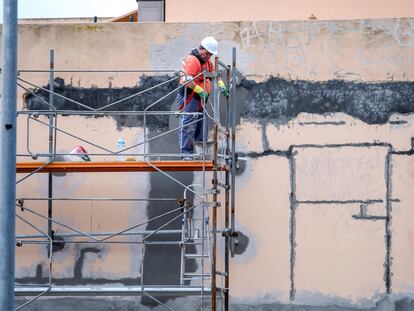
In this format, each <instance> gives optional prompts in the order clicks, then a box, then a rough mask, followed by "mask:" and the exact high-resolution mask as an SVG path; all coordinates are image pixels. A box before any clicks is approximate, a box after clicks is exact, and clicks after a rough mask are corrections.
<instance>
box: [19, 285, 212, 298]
mask: <svg viewBox="0 0 414 311" xmlns="http://www.w3.org/2000/svg"><path fill="white" fill-rule="evenodd" d="M48 289H49V287H48V286H44V287H28V286H27V287H26V286H25V287H21V288H20V287H15V289H14V295H15V296H36V295H39V294H40V293H42V292H45V291H47V290H48ZM210 290H211V288H210V287H206V286H205V287H204V288H203V287H201V286H175V287H172V286H171V287H169V286H154V285H151V287H146V286H119V287H114V286H100V287H94V286H52V287H50V289H49V291H48V292H47V293H45V294H44V296H139V295H142V294H143V291H145V292H146V293H148V294H151V295H162V296H177V295H200V292H201V291H203V292H204V294H207V295H209V294H210Z"/></svg>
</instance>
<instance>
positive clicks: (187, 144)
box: [177, 94, 208, 154]
mask: <svg viewBox="0 0 414 311" xmlns="http://www.w3.org/2000/svg"><path fill="white" fill-rule="evenodd" d="M200 100H201V99H199V98H196V97H195V96H194V97H193V98H192V99H191V100H190V102H189V103H188V104H187V105H185V104H184V97H183V96H182V95H181V94H178V95H177V104H178V107H179V108H180V109H181V107H184V108H182V112H202V108H201V105H200ZM200 110H201V111H200ZM203 123H204V122H203V116H202V115H199V116H193V115H181V116H180V130H179V140H180V150H181V153H186V154H189V153H191V154H192V153H193V149H194V142H201V141H203V136H204V139H205V140H207V134H208V130H207V122H206V124H205V125H204V127H205V130H203ZM203 134H204V135H203Z"/></svg>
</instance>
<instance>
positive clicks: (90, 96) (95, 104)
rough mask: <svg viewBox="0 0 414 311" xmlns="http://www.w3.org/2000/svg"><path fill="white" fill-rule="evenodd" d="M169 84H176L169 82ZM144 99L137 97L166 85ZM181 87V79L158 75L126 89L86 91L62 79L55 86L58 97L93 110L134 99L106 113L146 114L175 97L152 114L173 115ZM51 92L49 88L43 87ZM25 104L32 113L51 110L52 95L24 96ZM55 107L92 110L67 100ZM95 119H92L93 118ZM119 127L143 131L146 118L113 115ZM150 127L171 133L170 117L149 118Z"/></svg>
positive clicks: (40, 92)
mask: <svg viewBox="0 0 414 311" xmlns="http://www.w3.org/2000/svg"><path fill="white" fill-rule="evenodd" d="M168 80H172V81H170V82H167V81H168ZM164 82H165V84H163V85H160V86H158V87H156V88H154V89H152V90H150V91H148V92H146V93H144V94H142V95H138V96H133V95H134V94H137V93H138V92H142V91H143V90H146V89H149V88H150V87H153V86H156V85H159V84H161V83H164ZM177 87H178V76H170V75H157V76H145V75H144V76H141V77H140V79H139V83H138V85H137V86H136V87H123V88H111V87H109V88H97V87H90V88H83V87H74V86H72V85H66V84H65V81H64V80H63V79H61V78H56V79H55V82H54V90H55V92H56V93H57V94H60V95H62V96H65V97H67V98H70V99H72V100H74V101H76V102H79V103H82V104H83V105H86V106H88V107H90V108H93V109H98V108H101V107H104V106H107V105H110V104H112V103H115V102H117V101H119V100H121V99H125V98H128V97H130V96H132V97H131V98H129V99H127V100H125V101H122V102H120V103H119V104H115V105H112V106H109V107H108V108H105V109H102V111H143V110H145V108H147V107H148V106H150V105H151V104H153V103H155V102H156V101H157V100H160V99H161V98H163V97H164V96H166V95H167V94H169V93H171V95H169V96H167V97H166V98H164V99H162V100H160V101H159V102H158V103H157V104H156V105H155V106H154V108H150V109H149V110H150V111H151V110H157V111H170V108H171V105H172V104H173V102H174V100H175V96H176V92H174V89H176V88H177ZM43 88H44V89H49V85H46V86H44V87H43ZM24 100H25V102H24V104H25V106H26V108H27V109H28V110H49V106H48V105H47V102H48V101H49V93H48V92H47V91H46V90H42V89H36V90H32V93H26V94H25V95H24ZM54 107H55V108H56V109H58V110H70V111H87V110H88V109H87V108H85V107H82V106H81V105H79V104H76V103H74V102H72V101H69V100H67V99H65V98H62V97H59V96H54ZM89 117H91V115H89ZM112 117H113V118H114V119H115V120H116V122H117V127H118V128H122V127H142V126H143V117H142V116H132V115H129V116H127V115H113V116H112ZM146 125H147V127H148V128H149V129H167V128H168V116H147V120H146Z"/></svg>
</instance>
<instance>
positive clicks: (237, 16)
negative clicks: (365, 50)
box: [165, 0, 414, 22]
mask: <svg viewBox="0 0 414 311" xmlns="http://www.w3.org/2000/svg"><path fill="white" fill-rule="evenodd" d="M165 13H166V21H167V22H216V21H259V20H304V19H308V17H309V16H310V15H311V14H314V15H315V16H316V17H317V18H318V19H320V20H327V19H360V18H395V17H412V16H413V15H414V1H412V0H395V1H385V0H380V1H378V0H363V1H361V0H290V1H286V0H255V1H251V0H225V1H223V0H210V1H198V2H197V3H195V2H194V0H166V12H165Z"/></svg>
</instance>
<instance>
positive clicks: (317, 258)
mask: <svg viewBox="0 0 414 311" xmlns="http://www.w3.org/2000/svg"><path fill="white" fill-rule="evenodd" d="M413 29H414V21H413V20H412V19H372V20H350V21H329V22H328V21H296V22H272V21H266V22H229V23H199V24H198V23H189V24H173V23H171V24H170V23H166V24H140V25H136V24H110V25H103V24H100V25H88V24H79V25H22V26H20V28H19V68H21V69H34V68H38V69H47V68H48V62H49V50H50V49H54V50H55V54H56V68H57V69H90V68H94V69H113V68H121V69H122V68H123V69H125V68H141V69H176V68H179V66H180V59H181V58H182V57H184V56H185V55H186V54H187V53H188V52H189V51H190V50H191V48H193V47H195V46H197V45H198V44H199V41H200V40H201V39H202V38H203V37H204V36H205V35H206V34H209V35H213V36H215V37H216V38H217V39H218V40H219V42H220V56H221V57H222V60H223V61H224V62H226V63H230V61H231V48H232V47H236V48H237V53H238V58H237V60H238V61H237V62H238V68H239V70H240V74H239V84H238V88H237V91H238V102H237V105H238V127H237V148H238V150H239V152H240V153H241V156H242V157H243V158H245V159H246V161H244V162H241V164H240V168H239V170H238V175H237V212H236V214H237V228H238V230H240V232H241V233H242V234H241V237H240V238H239V245H238V248H237V253H238V255H237V256H236V257H234V258H233V259H232V260H231V285H230V292H231V297H232V304H233V310H253V309H259V310H260V309H261V310H269V309H270V310H286V308H290V307H291V308H295V310H357V309H359V308H367V309H368V310H411V309H412V307H413V300H411V299H412V297H413V295H414V270H413V267H412V262H413V260H414V244H413V235H414V228H413V225H412V221H411V219H412V217H413V213H414V211H413V209H412V205H413V201H414V199H413V195H412V191H411V189H412V188H413V183H414V170H413V169H414V168H413V158H412V157H413V146H412V144H413V140H412V138H413V136H414V135H413V134H414V115H413V112H414V103H413V98H414V96H413V95H414V82H413V81H414V66H413V59H414V37H413V33H414V32H413ZM58 76H59V77H60V78H61V79H64V82H63V81H62V80H58V81H57V84H56V86H57V89H58V92H60V93H62V94H65V95H68V96H69V95H70V96H72V97H73V98H74V99H76V100H82V101H83V102H84V103H86V104H88V105H91V106H94V107H99V106H102V105H103V104H104V103H105V104H106V103H108V102H111V101H112V100H114V99H115V98H117V97H116V96H121V97H122V96H124V95H125V94H133V93H134V92H136V91H137V90H138V89H139V88H142V87H144V86H147V85H152V84H155V83H157V82H159V81H160V80H159V79H161V80H162V79H164V80H165V79H167V77H165V76H161V77H159V78H151V77H144V76H142V75H141V76H140V75H138V74H136V73H132V74H131V73H125V74H120V73H118V74H113V73H110V74H108V73H101V74H97V73H87V74H86V73H82V74H81V73H60V74H58ZM20 77H21V78H22V79H25V80H29V81H31V82H32V83H34V84H37V85H41V86H46V85H47V84H48V73H45V74H33V73H22V74H21V76H20ZM169 87H173V86H169ZM167 91H168V87H167V88H166V89H163V90H162V91H159V92H157V93H155V94H153V96H155V97H151V96H145V97H143V98H142V99H137V100H136V101H131V102H128V103H127V104H125V105H122V107H121V108H120V109H127V110H134V109H135V110H136V109H140V108H142V107H143V106H145V105H148V103H151V101H153V99H154V98H156V96H159V95H160V94H161V93H163V94H165V92H167ZM25 92H26V91H25V90H23V89H19V98H20V101H19V107H20V108H23V106H25V107H26V108H27V109H35V108H39V106H38V105H39V101H38V100H37V99H36V98H34V97H33V96H26V97H25V99H23V98H22V95H23V93H25ZM37 94H38V95H39V96H43V97H47V95H46V93H42V92H40V91H39V90H38V93H37ZM116 94H118V95H116ZM119 94H120V95H119ZM172 101H173V99H172V98H171V99H170V100H167V101H165V102H163V104H162V105H164V106H162V107H164V108H166V109H167V107H169V108H170V109H176V108H175V106H174V104H173V103H172ZM56 105H57V106H58V107H64V106H65V105H66V104H65V103H64V102H62V101H56ZM41 120H42V121H43V122H47V120H46V119H41ZM158 121H160V120H154V122H150V125H149V128H148V130H149V131H150V133H151V135H156V134H158V133H161V132H162V131H163V130H166V129H169V128H173V127H174V126H176V124H177V120H176V119H174V118H172V119H170V120H161V121H160V122H158ZM18 125H19V131H18V152H20V153H24V152H26V120H25V119H24V118H21V117H19V124H18ZM59 127H60V128H62V129H65V130H69V129H70V131H71V132H72V133H74V134H76V135H79V136H81V137H83V138H84V139H86V140H91V141H93V142H94V143H95V144H97V145H102V146H106V147H107V148H112V149H114V148H115V146H116V141H117V139H118V138H119V137H123V138H125V139H126V141H127V146H128V145H129V144H134V143H136V142H137V141H140V140H141V139H142V135H143V128H142V120H139V119H138V118H127V119H122V118H121V119H120V118H112V117H105V118H103V117H102V118H94V119H92V118H87V117H74V116H66V117H62V118H60V119H59ZM30 130H31V133H32V134H31V136H30V148H31V150H32V151H33V152H34V153H38V152H42V151H45V150H47V129H45V127H44V126H40V125H36V124H35V123H33V125H32V127H31V129H30ZM59 137H60V138H59V142H58V150H71V149H72V148H73V146H74V145H76V144H79V142H78V141H76V140H74V139H73V138H71V137H68V136H67V135H61V136H59ZM176 141H177V136H176V134H172V135H171V136H168V137H165V138H163V139H162V140H161V141H159V142H156V143H152V144H150V149H151V150H152V151H163V152H169V151H171V152H177V151H178V147H177V144H176ZM85 147H86V148H87V149H88V151H89V152H91V153H98V152H99V151H100V150H99V149H98V148H97V147H95V146H91V145H86V146H85ZM137 151H139V150H137ZM94 159H97V157H94ZM104 159H107V158H105V157H104ZM176 177H177V178H179V179H180V180H181V181H182V182H183V183H185V184H190V183H192V182H194V181H197V178H199V175H197V174H194V175H193V174H191V173H186V174H177V175H176ZM54 183H55V188H54V193H55V195H56V196H61V197H64V196H75V197H86V196H88V197H90V196H92V197H93V196H101V195H102V194H104V195H105V196H108V197H109V196H113V197H149V198H155V197H159V196H161V195H164V196H168V197H177V196H180V195H182V190H181V189H180V188H179V187H178V188H177V187H174V186H172V185H171V184H170V183H169V182H166V181H165V179H162V178H161V177H160V176H159V175H157V174H147V173H143V174H142V173H141V174H135V173H134V174H133V173H122V174H119V176H117V177H116V179H115V178H114V175H113V174H105V173H101V174H96V175H93V174H92V175H86V174H68V175H67V176H65V177H55V178H54ZM46 185H47V178H46V176H45V175H40V174H38V175H36V176H33V177H31V178H29V179H27V180H26V181H24V182H22V183H20V184H19V185H18V196H20V197H24V196H25V197H30V196H43V197H44V196H46V195H47V187H46ZM27 204H28V206H30V207H31V208H32V209H33V210H35V211H38V212H39V213H41V214H45V213H46V208H47V207H46V204H45V203H44V202H31V203H30V205H29V203H27ZM56 204H57V205H56V207H55V212H56V214H55V217H56V219H59V220H61V221H65V223H67V224H69V225H71V226H75V227H76V228H79V229H81V230H84V231H101V232H103V231H112V230H117V229H119V228H121V229H122V228H125V227H128V226H131V225H134V224H136V223H137V222H140V221H142V220H145V219H148V218H149V217H151V216H153V215H155V214H156V213H160V212H162V211H166V210H169V209H171V208H172V207H171V206H170V205H163V204H159V203H150V204H141V203H139V204H138V203H134V204H129V203H125V204H122V205H117V206H114V205H113V204H110V203H99V202H98V203H97V202H80V203H79V202H75V203H74V202H59V203H56ZM361 205H363V209H366V215H365V214H363V215H362V216H363V217H362V218H363V219H359V218H361V217H359V216H361V215H360V212H361ZM18 213H19V215H21V216H22V217H27V219H29V220H30V221H32V222H33V223H36V224H37V225H39V226H41V228H43V230H44V229H45V228H46V222H45V221H44V220H41V219H39V217H35V216H33V215H30V214H29V213H28V212H27V211H25V212H18ZM387 215H389V216H390V218H388V219H389V220H390V221H386V220H385V219H384V217H385V216H387ZM353 216H355V217H353ZM374 216H376V217H377V218H375V217H374ZM177 227H179V223H174V224H172V225H171V228H177ZM17 228H18V232H19V233H35V231H34V230H33V228H30V227H29V226H27V225H25V224H24V223H22V222H19V221H18V222H17ZM147 228H149V229H151V228H152V227H147ZM56 230H57V232H67V230H66V229H64V228H62V227H59V226H57V228H56ZM386 236H388V237H389V238H388V239H386ZM177 256H178V255H177V250H176V249H172V248H162V249H156V250H154V249H146V250H145V256H143V249H142V248H141V247H140V246H136V245H132V246H131V245H127V246H126V245H103V246H102V245H99V246H97V245H92V244H75V245H68V244H66V245H65V247H64V248H63V249H62V250H58V251H56V252H55V253H54V260H53V271H54V272H53V279H54V282H55V283H56V284H69V285H74V284H78V285H79V284H80V285H86V284H90V285H91V284H92V285H94V284H95V285H99V284H123V285H129V284H137V283H138V284H139V282H140V280H141V278H144V281H145V282H148V283H149V284H154V283H157V284H160V283H161V284H172V283H174V282H175V281H177V277H178V271H179V270H178V269H179V266H178V257H177ZM141 262H144V265H145V267H146V268H145V269H146V270H145V271H146V272H145V273H146V274H145V273H144V275H141V270H140V264H141ZM166 263H168V265H167V264H166ZM16 267H17V272H16V277H17V281H18V282H20V283H33V282H34V283H38V282H44V281H45V280H46V277H47V275H48V259H47V249H46V247H45V246H33V245H32V246H30V245H25V246H23V247H21V248H17V263H16ZM197 268H198V267H197V265H195V266H194V269H195V270H196V269H197ZM387 290H388V292H392V294H386V291H387ZM74 299H75V298H74ZM183 299H184V298H179V299H165V300H163V301H165V302H167V304H168V305H170V306H171V307H173V308H177V309H178V310H184V309H183V307H182V306H183V305H185V306H186V308H187V307H188V310H194V309H197V308H198V300H197V299H195V300H194V299H191V298H188V299H187V298H185V299H184V300H183ZM74 301H77V302H76V305H77V306H78V307H79V308H84V309H85V310H86V309H90V308H97V309H99V310H111V308H112V307H114V306H116V305H118V307H115V308H123V309H124V310H128V308H133V307H137V305H138V301H139V299H138V300H137V299H133V300H128V299H124V300H123V299H119V300H112V301H111V302H110V303H108V302H103V301H102V300H86V301H85V300H83V299H78V300H73V299H72V300H68V299H62V300H53V299H49V300H46V301H43V302H35V303H34V304H32V305H31V308H32V310H39V308H41V309H42V310H47V308H49V309H50V310H70V309H71V308H72V307H73V304H74V303H75V302H74ZM183 301H185V303H183ZM143 302H144V304H145V303H147V304H148V303H149V302H148V301H146V300H143ZM291 304H292V305H293V306H291ZM180 306H181V307H180ZM147 307H149V306H143V307H140V308H141V309H142V310H146V308H147ZM152 307H154V306H152ZM36 308H37V309H36ZM79 308H78V309H79ZM156 308H157V310H158V308H160V309H161V307H160V306H158V307H156ZM180 308H181V309H180ZM410 308H411V309H410Z"/></svg>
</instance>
